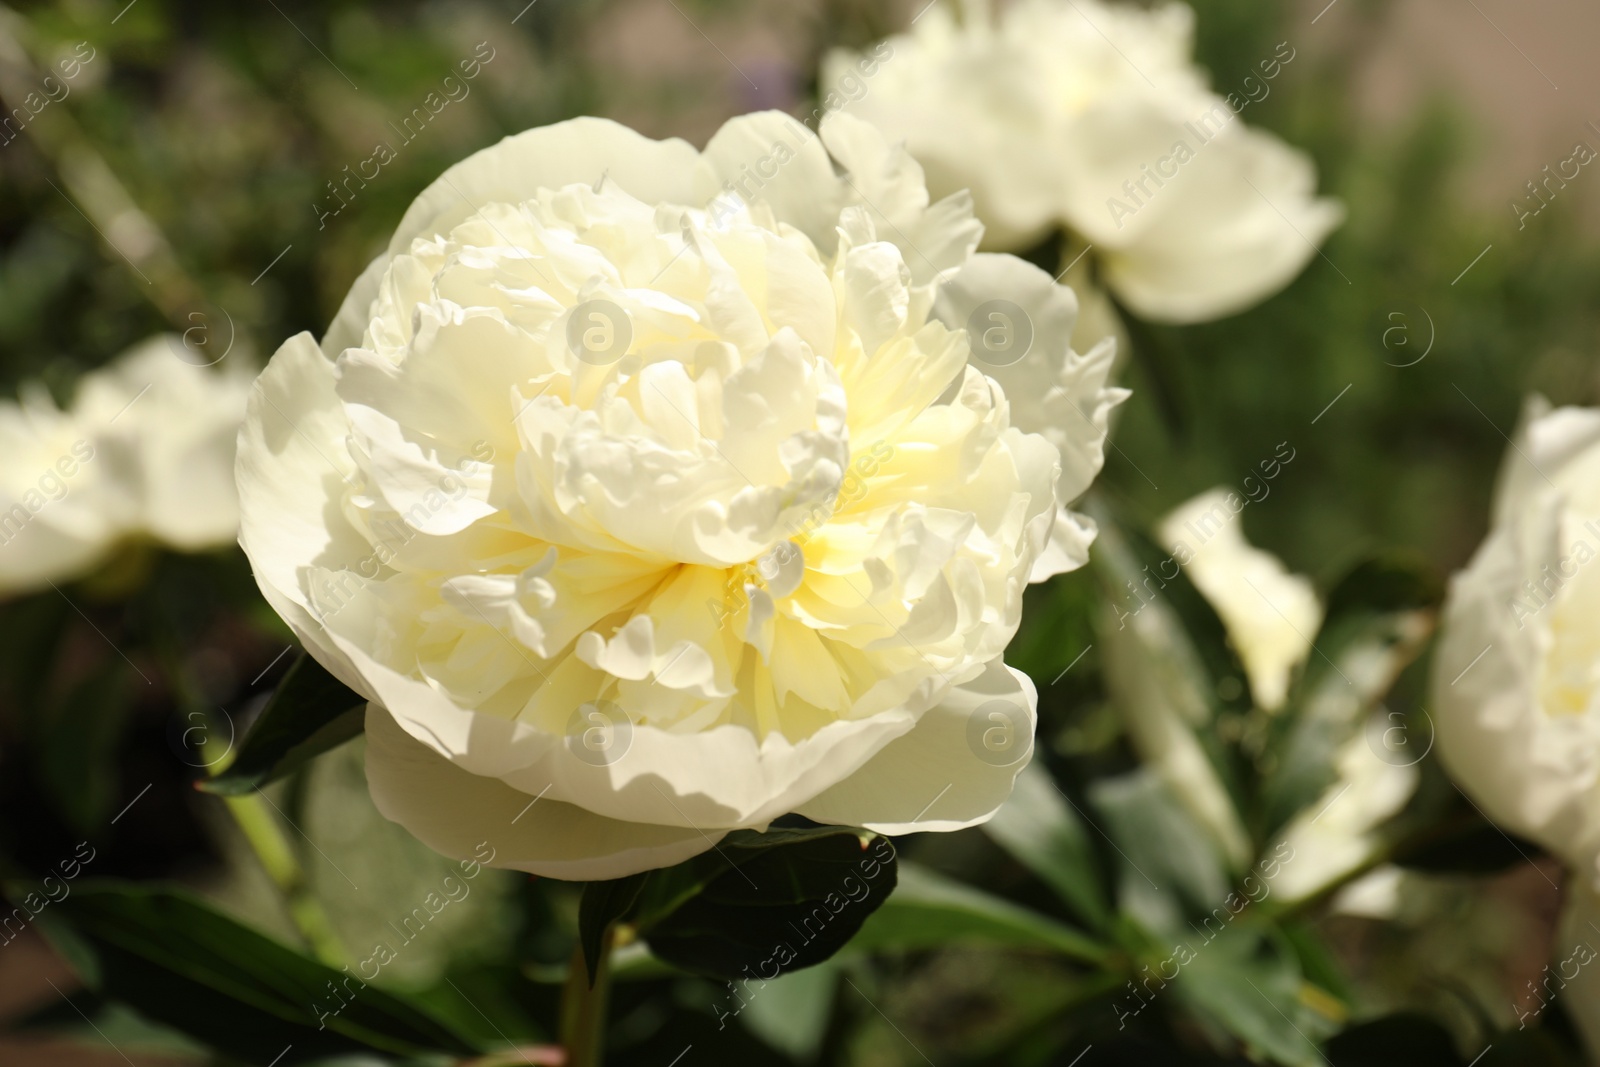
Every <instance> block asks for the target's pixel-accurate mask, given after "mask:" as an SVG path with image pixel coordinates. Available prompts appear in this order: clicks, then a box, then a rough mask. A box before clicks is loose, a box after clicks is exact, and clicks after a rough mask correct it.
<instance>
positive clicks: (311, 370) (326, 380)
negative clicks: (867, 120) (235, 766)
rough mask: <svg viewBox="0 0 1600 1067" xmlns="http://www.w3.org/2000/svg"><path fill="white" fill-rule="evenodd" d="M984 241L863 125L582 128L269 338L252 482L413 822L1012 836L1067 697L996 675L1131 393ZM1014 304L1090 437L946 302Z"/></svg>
mask: <svg viewBox="0 0 1600 1067" xmlns="http://www.w3.org/2000/svg"><path fill="white" fill-rule="evenodd" d="M980 232H981V231H980V227H979V226H978V225H977V224H976V223H975V222H974V221H973V220H972V218H971V214H970V203H969V201H968V200H967V199H966V198H965V197H961V196H958V197H953V198H950V199H947V200H945V201H942V202H940V203H937V204H932V205H930V204H929V199H928V196H927V193H926V191H925V188H924V185H923V179H922V174H921V171H920V170H919V168H918V167H917V166H916V164H915V163H914V162H912V161H911V160H910V159H909V158H908V157H907V156H905V154H904V153H903V152H899V151H896V150H891V149H890V148H889V147H888V146H887V145H886V144H885V142H884V141H883V139H882V138H881V137H879V136H878V135H877V134H876V133H875V132H874V131H872V130H871V129H870V128H869V127H867V126H865V125H864V124H862V123H860V122H859V121H857V120H855V119H852V118H849V117H848V116H835V117H833V118H832V119H830V120H829V121H828V122H826V123H825V124H824V126H823V128H822V131H821V138H820V139H819V138H817V137H816V136H815V135H812V134H811V133H810V132H809V131H807V130H806V129H805V128H804V127H802V126H800V124H799V123H797V122H795V121H794V120H792V119H789V118H787V117H785V116H781V115H775V114H764V115H752V116H746V117H744V118H741V119H736V120H734V121H732V122H730V123H728V124H727V125H726V126H724V127H723V129H722V130H721V131H720V132H719V133H718V134H717V135H716V136H715V137H714V138H713V139H712V141H711V143H710V144H709V145H707V147H706V149H705V151H704V152H697V151H696V150H695V149H694V148H692V147H691V146H689V145H688V144H686V143H684V142H682V141H677V140H669V141H651V140H647V139H646V138H644V137H641V136H639V135H637V134H635V133H633V132H631V131H629V130H627V129H625V128H623V127H621V126H618V125H616V124H614V123H611V122H608V121H604V120H600V119H577V120H573V121H570V122H565V123H561V124H559V125H556V126H551V127H546V128H542V129H536V130H530V131H528V132H526V133H523V134H520V135H517V136H515V137H511V138H508V139H507V140H505V141H503V142H501V143H500V144H499V145H497V146H495V147H493V148H490V149H487V150H485V151H483V152H480V153H478V154H477V155H475V156H473V157H471V158H469V159H467V160H466V161H464V162H462V163H460V164H458V165H456V166H455V167H452V168H451V169H450V170H449V171H447V172H446V173H445V174H444V175H443V176H442V177H441V178H440V179H439V180H438V181H437V182H436V183H435V184H434V185H433V186H431V187H430V188H428V189H427V190H426V191H424V192H423V194H422V195H421V196H420V197H419V198H418V199H417V201H416V202H415V203H414V204H413V205H412V207H411V209H410V211H409V212H407V214H406V216H405V218H404V219H403V220H402V221H401V224H400V227H399V230H398V232H397V233H396V234H395V236H394V238H393V240H392V241H391V242H390V245H389V249H388V251H387V252H386V253H385V254H384V255H382V256H380V257H379V258H378V259H377V260H376V261H375V262H374V263H373V264H372V266H371V267H370V268H369V269H368V270H367V271H366V272H365V274H363V275H362V277H361V278H360V280H359V281H358V282H357V283H356V285H355V288H354V289H353V290H352V292H351V293H350V295H349V297H348V298H347V299H346V301H345V303H344V306H343V308H342V309H341V310H340V312H339V314H338V317H337V318H336V320H335V321H334V323H333V326H332V327H331V328H330V330H329V332H328V335H327V336H326V337H325V338H324V339H323V342H322V344H321V345H318V343H317V342H316V341H315V340H314V339H313V338H312V337H311V336H310V335H308V334H301V335H299V336H297V337H294V338H292V339H290V340H289V341H288V342H287V343H286V344H284V346H283V347H282V348H281V349H280V350H279V351H278V353H277V354H276V355H275V356H274V357H273V359H272V361H271V364H270V365H269V366H268V368H267V370H266V372H265V373H264V374H263V375H262V376H261V379H260V381H259V383H258V386H257V388H256V391H255V393H254V395H253V397H252V400H251V404H250V410H249V415H248V418H247V420H246V424H245V427H244V430H243V431H242V433H241V436H240V451H239V464H238V481H239V486H240V493H241V497H242V506H243V516H244V519H243V533H242V536H241V543H242V544H243V545H244V547H245V550H246V552H247V553H248V554H249V556H250V558H251V560H252V562H253V563H254V565H255V571H256V575H257V578H258V580H259V581H260V583H261V587H262V590H263V591H264V592H265V594H266V596H267V597H268V599H269V600H270V601H271V602H272V604H273V605H274V607H276V608H277V610H278V611H279V612H280V613H281V614H282V615H283V616H284V618H285V619H286V620H288V622H289V623H290V625H292V626H293V627H294V629H295V630H296V632H297V633H298V634H299V636H300V637H301V639H302V640H303V641H304V642H305V644H306V646H307V648H308V649H309V650H310V651H311V652H312V654H313V655H314V656H316V657H317V658H318V660H320V661H321V662H322V663H323V664H324V665H325V666H327V667H328V669H329V670H331V671H333V672H334V673H335V674H337V675H338V676H339V677H340V678H341V679H343V680H344V681H345V682H346V683H347V684H349V685H350V686H351V687H353V688H355V689H357V690H359V691H360V692H362V693H363V694H365V695H367V696H368V697H369V698H370V699H371V701H372V703H371V705H370V707H369V710H368V715H367V735H368V750H367V775H368V781H369V783H370V786H371V789H372V792H373V796H374V799H375V800H376V802H377V804H378V806H379V808H380V809H381V810H382V811H383V812H384V814H385V815H387V816H388V817H389V818H391V819H393V820H395V821H396V822H399V823H401V824H403V825H404V826H406V827H407V828H409V829H410V830H411V831H412V832H413V833H415V834H416V835H417V836H418V837H420V838H421V839H422V840H424V841H425V842H427V843H428V844H430V845H432V846H433V847H434V848H436V849H438V850H439V851H441V852H445V853H447V854H450V855H454V856H458V857H465V856H468V855H471V854H472V853H473V851H474V849H475V848H476V847H477V846H478V844H479V843H481V842H485V841H487V842H490V843H491V844H492V847H493V848H494V850H495V855H496V859H495V863H496V864H497V865H503V866H509V867H514V868H518V869H521V870H527V871H532V872H535V873H539V874H544V875H549V876H554V877H560V878H575V879H596V878H612V877H618V876H621V875H625V874H628V873H631V872H636V871H640V870H644V869H648V868H651V867H658V866H664V865H668V864H672V863H676V862H678V861H681V860H683V859H685V858H687V857H689V856H692V855H694V854H696V853H699V852H701V851H704V850H706V849H708V848H710V847H712V846H713V845H714V844H715V843H716V841H717V840H718V839H719V838H720V837H721V836H722V835H723V834H725V833H727V832H728V831H729V830H731V829H734V828H740V827H755V828H760V827H764V826H765V825H767V824H768V823H769V822H770V821H771V820H772V819H774V818H777V817H778V816H780V815H783V814H785V813H791V812H798V813H800V814H802V815H805V816H807V817H809V818H811V819H814V820H817V821H820V822H827V823H843V824H852V825H861V826H866V827H870V828H873V829H876V830H879V831H883V832H888V833H894V832H901V831H911V830H948V829H955V828H958V827H963V826H968V825H971V824H973V823H976V822H980V821H982V820H984V819H985V818H987V817H988V816H989V815H990V814H992V813H993V812H994V810H995V809H996V808H997V807H998V805H999V804H1000V803H1001V802H1002V801H1003V800H1004V799H1005V797H1006V796H1007V795H1008V793H1009V792H1010V789H1011V783H1012V779H1013V777H1014V776H1015V774H1016V772H1017V770H1018V769H1019V768H1020V767H1021V766H1022V765H1023V764H1024V763H1025V761H1026V758H1027V755H1028V753H1029V752H1030V751H1031V743H1032V742H1031V735H1032V727H1033V713H1034V704H1035V696H1034V691H1033V686H1032V684H1031V683H1030V682H1029V680H1028V679H1027V678H1026V677H1025V676H1023V675H1022V674H1020V673H1018V672H1016V671H1014V670H1011V669H1010V668H1008V667H1007V666H1005V664H1004V663H1003V661H1002V659H1001V653H1002V652H1003V650H1004V649H1005V646H1006V643H1007V642H1008V641H1009V640H1010V638H1011V636H1012V634H1013V632H1014V631H1015V629H1016V626H1017V622H1018V615H1019V612H1020V609H1021V603H1022V592H1023V589H1024V587H1025V586H1026V584H1027V582H1028V581H1029V578H1030V576H1043V575H1044V574H1045V573H1048V572H1050V571H1052V570H1059V569H1064V568H1067V567H1070V566H1072V565H1073V564H1074V563H1076V562H1081V557H1082V550H1083V547H1084V545H1085V544H1086V540H1087V537H1088V536H1089V535H1090V533H1092V530H1091V528H1089V527H1088V526H1087V524H1086V520H1075V519H1073V518H1072V516H1071V515H1070V514H1068V513H1064V512H1062V511H1061V510H1060V508H1059V501H1058V494H1059V499H1060V500H1065V499H1067V498H1068V497H1069V496H1070V495H1073V494H1074V493H1075V492H1078V491H1081V490H1082V489H1083V488H1084V487H1086V485H1087V482H1088V479H1089V478H1090V477H1092V474H1093V472H1094V470H1095V469H1097V468H1098V466H1099V463H1100V447H1101V444H1102V442H1103V437H1104V425H1105V418H1106V409H1107V408H1108V407H1109V406H1110V405H1111V404H1112V403H1114V402H1115V401H1116V399H1118V397H1119V395H1120V394H1119V393H1117V392H1116V391H1114V390H1108V389H1105V388H1104V387H1103V383H1104V379H1105V375H1106V372H1107V369H1108V364H1109V361H1110V354H1109V352H1101V353H1098V354H1096V355H1095V356H1094V357H1093V358H1083V357H1078V356H1075V355H1073V354H1072V353H1071V351H1070V349H1069V348H1068V344H1067V337H1068V335H1069V333H1070V330H1071V328H1072V312H1073V308H1074V306H1075V305H1074V302H1073V298H1072V295H1071V293H1070V292H1068V291H1066V290H1062V289H1059V288H1056V287H1053V286H1051V285H1050V284H1049V281H1050V280H1049V278H1048V277H1047V276H1045V275H1043V274H1041V273H1040V272H1038V271H1035V270H1033V269H1032V268H1028V267H1025V266H1024V265H1022V264H1020V263H1015V262H1014V261H1007V262H1005V263H996V262H992V261H988V260H977V261H974V259H973V257H972V254H971V253H972V250H973V248H974V247H975V246H976V244H977V242H978V239H979V235H980ZM1041 279H1042V283H1041ZM986 283H995V284H1003V285H1005V286H1007V288H1006V289H1004V290H1003V291H1000V292H996V293H994V294H993V295H994V296H995V297H997V298H1004V299H1005V300H1007V301H1009V303H1008V304H1007V305H1006V307H1007V308H1014V309H1016V310H1017V311H1018V312H1020V313H1021V315H1022V317H1023V318H1026V319H1027V320H1028V324H1027V329H1028V330H1029V332H1030V336H1031V339H1032V343H1031V345H1030V351H1029V354H1028V358H1027V359H1026V360H1024V361H1023V363H1026V364H1028V366H1029V368H1030V369H1027V370H1021V369H1017V368H1012V370H1011V372H1012V373H1014V374H1033V375H1035V376H1036V377H1037V378H1038V379H1039V380H1040V381H1041V382H1044V383H1045V386H1044V388H1042V389H1041V393H1044V392H1052V391H1054V392H1059V393H1061V394H1062V396H1061V397H1059V398H1057V399H1058V400H1067V399H1069V398H1070V405H1069V406H1070V407H1072V408H1076V409H1077V413H1075V414H1074V415H1073V417H1074V418H1075V419H1078V420H1080V421H1081V422H1083V423H1084V424H1085V425H1087V426H1088V427H1089V429H1087V430H1084V429H1082V428H1081V427H1080V428H1078V429H1069V430H1064V431H1062V432H1060V433H1057V434H1056V435H1055V437H1054V439H1053V440H1046V439H1045V438H1043V437H1040V436H1036V435H1030V434H1028V433H1024V432H1022V431H1021V430H1019V429H1018V428H1016V427H1014V426H1012V425H1011V419H1010V405H1009V403H1008V401H1007V398H1006V395H1005V393H1004V392H1003V391H1002V388H1001V386H1000V385H998V384H997V383H996V382H995V381H994V380H992V379H991V378H988V377H986V376H985V375H984V374H983V373H981V372H980V370H979V369H978V367H976V366H969V365H968V355H969V344H968V339H967V335H966V333H965V332H964V330H963V329H962V328H961V327H963V326H964V325H965V323H962V322H959V321H958V322H956V323H955V325H954V326H951V325H946V324H945V323H944V322H942V321H940V320H939V319H938V318H937V317H936V316H935V314H934V308H935V302H936V299H937V300H940V301H942V303H941V307H942V308H943V309H944V310H945V313H947V314H948V315H950V316H959V315H960V314H961V313H962V311H963V310H965V309H966V307H967V305H968V304H970V303H971V302H972V301H973V300H974V298H975V297H977V296H981V295H983V293H982V290H983V287H984V285H985V284H986ZM981 304H982V301H979V305H980V309H981ZM1034 399H1035V400H1039V401H1041V402H1042V398H1041V397H1036V398H1034ZM1061 449H1066V450H1067V454H1066V455H1065V456H1063V454H1062V452H1061ZM1058 487H1059V488H1058Z"/></svg>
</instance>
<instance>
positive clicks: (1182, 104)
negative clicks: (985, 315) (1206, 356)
mask: <svg viewBox="0 0 1600 1067" xmlns="http://www.w3.org/2000/svg"><path fill="white" fill-rule="evenodd" d="M962 6H963V12H962V15H961V17H959V18H958V16H957V14H956V13H955V12H954V11H953V10H952V9H951V8H950V7H948V6H946V5H945V4H942V3H941V4H939V5H937V6H935V7H933V8H932V9H930V10H928V11H926V12H925V13H923V14H922V15H920V16H919V17H918V19H917V20H916V23H915V25H914V26H913V27H912V28H911V30H910V32H909V33H907V34H905V35H902V36H898V37H894V38H891V39H890V40H889V42H888V45H889V46H890V49H892V50H891V51H890V54H889V55H888V56H887V57H886V58H883V59H881V60H880V61H879V63H878V64H877V67H876V69H875V70H874V72H873V73H872V75H871V77H870V78H861V77H858V76H857V72H858V71H860V70H861V69H862V67H861V63H862V60H861V59H860V58H859V57H857V56H855V55H852V54H850V53H844V52H838V53H834V54H832V55H830V56H829V57H827V59H826V60H825V62H824V64H823V74H822V87H823V90H824V91H825V92H832V93H835V94H837V97H829V99H834V98H837V99H839V100H840V101H841V102H842V106H844V107H846V108H848V109H849V110H850V111H851V112H853V113H854V114H857V115H860V116H861V117H862V118H865V119H867V120H869V121H871V122H872V123H874V124H875V125H877V126H878V127H879V128H880V129H882V130H883V131H884V132H885V134H887V135H888V136H889V137H890V138H891V139H892V140H900V139H903V140H904V141H905V143H906V145H907V147H908V148H909V149H910V151H911V153H912V154H913V155H914V156H916V158H917V160H918V161H919V162H920V163H921V164H922V165H923V167H924V168H925V169H926V171H927V174H928V184H929V187H930V188H931V189H932V190H933V191H934V193H935V195H939V194H941V193H944V192H949V191H952V190H956V189H970V190H971V191H972V195H973V198H974V201H975V205H976V211H977V214H978V217H979V218H980V219H982V220H983V222H984V224H985V227H986V234H987V236H986V241H985V247H989V248H994V249H996V250H1001V251H1019V250H1022V249H1025V248H1027V247H1029V246H1031V245H1033V244H1035V243H1036V242H1038V241H1039V240H1040V239H1041V238H1043V237H1045V236H1046V235H1047V234H1048V233H1049V232H1050V231H1051V230H1053V229H1056V228H1058V227H1065V228H1066V229H1067V230H1069V231H1070V232H1071V233H1072V235H1073V236H1074V238H1075V239H1076V240H1075V247H1078V248H1081V247H1082V246H1083V245H1084V244H1091V245H1093V246H1094V255H1095V256H1098V257H1099V267H1100V274H1101V276H1102V277H1103V278H1104V280H1105V282H1106V283H1107V284H1108V285H1109V286H1110V288H1111V289H1112V291H1113V292H1115V293H1116V295H1117V296H1118V298H1120V299H1121V300H1122V301H1123V302H1124V303H1125V304H1127V305H1128V306H1129V307H1130V308H1132V309H1133V310H1134V311H1136V312H1138V313H1139V314H1140V315H1143V316H1145V317H1147V318H1150V319H1154V320H1159V321H1164V322H1175V323H1187V322H1200V321H1206V320H1209V319H1215V318H1220V317H1222V316H1224V315H1229V314H1232V313H1234V312H1237V311H1241V310H1243V309H1245V308H1247V307H1249V306H1251V305H1253V304H1255V303H1257V302H1259V301H1261V300H1263V299H1265V298H1266V297H1268V296H1270V295H1271V294H1273V293H1275V292H1277V291H1278V290H1279V289H1281V288H1282V287H1283V286H1284V285H1286V284H1288V282H1289V281H1290V280H1291V279H1292V278H1294V276H1295V275H1296V274H1298V273H1299V272H1300V270H1301V269H1302V268H1303V267H1304V266H1305V264H1306V263H1307V261H1308V260H1309V259H1310V258H1311V257H1312V256H1313V255H1315V254H1316V245H1317V244H1318V243H1320V242H1321V241H1322V240H1323V239H1324V238H1325V237H1326V236H1327V235H1328V234H1329V233H1330V232H1331V231H1332V230H1333V229H1334V228H1335V227H1336V226H1337V225H1338V224H1339V222H1340V221H1341V219H1342V217H1343V211H1342V209H1341V208H1340V206H1339V205H1338V204H1337V203H1336V202H1334V201H1331V200H1325V199H1318V198H1317V196H1316V174H1315V171H1314V169H1313V166H1312V163H1311V160H1310V159H1309V158H1308V157H1307V156H1305V155H1304V154H1303V153H1301V152H1299V151H1296V150H1295V149H1293V148H1291V147H1289V146H1288V145H1286V144H1284V143H1283V142H1282V141H1281V140H1279V139H1278V138H1277V137H1275V136H1273V135H1271V134H1268V133H1264V132H1261V131H1259V130H1255V129H1252V128H1250V127H1247V126H1246V125H1245V124H1244V121H1243V120H1242V119H1241V118H1239V117H1238V114H1237V110H1236V109H1238V108H1242V107H1243V106H1247V105H1246V104H1244V103H1243V100H1244V99H1245V98H1243V97H1241V96H1238V95H1235V96H1233V97H1231V98H1227V97H1223V96H1221V95H1218V94H1217V93H1215V92H1212V91H1211V90H1210V89H1209V87H1208V86H1207V82H1206V78H1205V75H1204V73H1203V72H1202V71H1201V70H1200V69H1199V68H1198V67H1197V66H1196V65H1195V64H1194V61H1193V58H1192V56H1193V38H1194V13H1193V11H1191V10H1190V9H1189V8H1188V7H1187V6H1183V5H1180V4H1168V5H1164V6H1161V7H1158V8H1154V9H1145V8H1142V7H1137V6H1135V5H1133V4H1108V3H1103V2H1101V0H1016V2H1015V3H1011V4H1007V5H1004V6H1003V7H1002V8H1001V10H1000V11H999V12H998V13H994V12H992V11H991V10H990V5H989V4H988V3H982V2H968V3H966V4H964V5H962ZM881 47H882V46H880V48H881ZM1284 47H1286V46H1284ZM1284 47H1280V49H1279V52H1278V53H1275V54H1274V55H1273V56H1267V57H1262V60H1261V62H1262V64H1264V65H1265V66H1264V67H1263V71H1271V72H1272V74H1270V75H1264V76H1267V77H1271V76H1275V74H1276V73H1277V72H1278V71H1280V70H1281V68H1282V65H1283V63H1284V62H1287V61H1289V60H1292V59H1293V50H1292V49H1288V50H1287V51H1285V50H1284ZM1230 100H1231V103H1230Z"/></svg>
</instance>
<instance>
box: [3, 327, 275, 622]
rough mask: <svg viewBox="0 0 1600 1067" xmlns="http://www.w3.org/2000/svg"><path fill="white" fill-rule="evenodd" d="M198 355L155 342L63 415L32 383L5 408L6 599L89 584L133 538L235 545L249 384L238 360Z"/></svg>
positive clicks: (87, 379)
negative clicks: (207, 362) (239, 451)
mask: <svg viewBox="0 0 1600 1067" xmlns="http://www.w3.org/2000/svg"><path fill="white" fill-rule="evenodd" d="M196 358H197V357H196V356H195V355H194V353H193V351H191V350H190V349H188V348H186V347H185V344H184V342H183V340H182V339H180V338H178V337H175V336H173V337H155V338H151V339H150V340H148V341H145V342H143V343H142V344H139V345H136V346H135V347H134V348H132V349H130V350H129V351H128V352H126V353H124V354H123V355H121V356H119V357H118V358H117V359H116V360H115V361H114V362H113V363H112V364H111V365H110V366H108V367H106V368H104V369H102V370H98V371H94V372H93V373H90V374H88V375H85V376H84V378H83V380H82V381H81V382H79V383H78V387H77V392H76V394H75V396H74V398H73V402H72V404H71V405H70V406H68V407H67V408H66V409H65V410H62V409H61V408H59V407H57V406H56V404H55V402H54V401H53V400H52V399H51V398H50V394H49V393H48V392H46V390H45V388H44V386H43V385H41V384H37V383H30V384H28V385H25V386H24V387H23V389H22V397H21V400H20V401H19V402H11V401H5V402H0V594H4V593H16V592H28V591H32V590H35V589H44V588H48V586H49V584H50V583H52V582H63V581H70V580H72V579H75V578H79V577H82V576H83V575H85V574H87V573H88V572H90V571H92V570H94V569H95V568H96V567H98V566H99V565H100V564H102V563H104V562H106V560H107V559H108V558H109V557H110V556H111V555H112V554H113V553H114V552H115V550H116V548H117V546H118V545H120V544H122V543H124V542H125V541H129V540H139V539H143V540H152V541H155V542H157V543H160V544H163V545H166V546H168V547H170V548H175V549H178V550H180V551H185V552H193V551H199V550H202V549H208V548H216V547H218V546H221V545H226V544H230V543H232V541H233V540H234V538H235V537H236V536H237V535H238V531H239V507H238V502H237V499H236V498H235V495H234V488H233V464H234V442H235V439H236V438H237V437H238V432H239V423H240V422H241V421H242V419H243V418H244V406H245V397H246V395H247V394H248V392H249V390H250V380H251V379H250V375H249V374H248V373H244V372H243V371H242V367H241V364H240V362H239V361H238V360H237V359H236V360H234V361H232V362H231V363H225V364H223V365H222V367H219V368H216V369H210V368H205V367H201V366H199V365H197V362H195V360H196Z"/></svg>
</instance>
